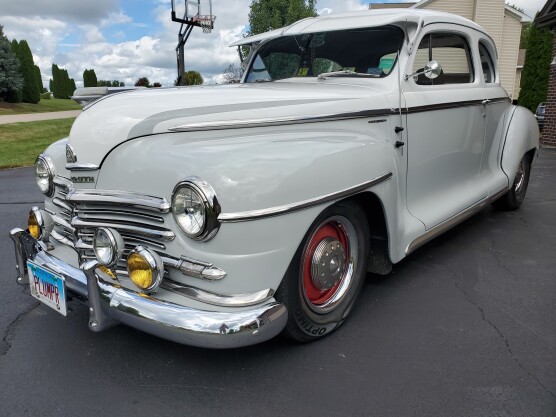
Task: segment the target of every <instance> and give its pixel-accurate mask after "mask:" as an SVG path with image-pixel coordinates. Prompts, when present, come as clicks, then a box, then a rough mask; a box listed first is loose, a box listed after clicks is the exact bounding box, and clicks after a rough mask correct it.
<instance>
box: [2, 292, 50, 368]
mask: <svg viewBox="0 0 556 417" xmlns="http://www.w3.org/2000/svg"><path fill="white" fill-rule="evenodd" d="M40 305H41V303H40V302H39V301H37V302H36V303H33V304H32V305H31V306H29V307H28V308H27V309H26V310H25V311H23V312H21V313H19V314H18V315H17V317H16V318H15V319H13V320H12V322H11V323H10V324H9V325H8V328H7V329H6V332H5V333H4V337H3V338H2V344H1V345H0V358H1V357H2V356H4V355H6V354H7V353H8V352H9V350H10V348H11V347H12V343H11V336H13V334H14V333H15V330H16V326H17V324H18V323H19V322H20V321H21V320H23V319H24V318H25V316H27V315H28V314H29V313H31V312H32V311H33V310H35V309H36V308H38V307H39V306H40Z"/></svg>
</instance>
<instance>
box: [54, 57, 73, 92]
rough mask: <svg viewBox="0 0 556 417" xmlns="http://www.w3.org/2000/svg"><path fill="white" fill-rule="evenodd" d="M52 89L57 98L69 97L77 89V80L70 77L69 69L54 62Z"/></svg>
mask: <svg viewBox="0 0 556 417" xmlns="http://www.w3.org/2000/svg"><path fill="white" fill-rule="evenodd" d="M51 91H52V93H53V94H54V97H55V98H63V99H69V98H70V96H71V95H73V92H74V91H75V81H74V79H73V78H71V79H70V77H69V75H68V71H67V70H65V69H61V68H58V65H56V64H52V83H51Z"/></svg>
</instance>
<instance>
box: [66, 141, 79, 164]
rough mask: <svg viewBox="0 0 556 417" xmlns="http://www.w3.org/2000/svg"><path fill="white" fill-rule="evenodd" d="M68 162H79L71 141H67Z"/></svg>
mask: <svg viewBox="0 0 556 417" xmlns="http://www.w3.org/2000/svg"><path fill="white" fill-rule="evenodd" d="M66 162H67V163H68V164H75V163H76V162H77V155H76V154H75V150H74V149H73V146H71V145H70V144H69V143H66Z"/></svg>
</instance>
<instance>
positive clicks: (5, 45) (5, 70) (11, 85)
mask: <svg viewBox="0 0 556 417" xmlns="http://www.w3.org/2000/svg"><path fill="white" fill-rule="evenodd" d="M22 88H23V78H22V77H21V75H20V74H19V61H18V59H17V56H16V54H15V53H14V52H13V51H12V48H11V45H10V41H8V39H7V38H6V37H5V36H4V28H3V27H2V25H0V97H2V98H3V99H4V100H6V101H9V102H12V103H14V102H16V103H17V101H15V100H17V98H18V94H20V93H21V89H22ZM19 101H21V100H19Z"/></svg>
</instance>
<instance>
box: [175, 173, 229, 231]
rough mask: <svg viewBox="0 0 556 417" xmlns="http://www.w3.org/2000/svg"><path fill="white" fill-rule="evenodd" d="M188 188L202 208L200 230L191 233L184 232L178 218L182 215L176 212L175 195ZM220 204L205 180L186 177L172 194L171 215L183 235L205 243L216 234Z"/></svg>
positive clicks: (218, 226)
mask: <svg viewBox="0 0 556 417" xmlns="http://www.w3.org/2000/svg"><path fill="white" fill-rule="evenodd" d="M183 188H188V189H189V190H191V191H193V192H194V193H195V194H197V196H198V197H199V200H201V202H202V204H203V208H204V222H203V226H202V227H201V230H199V231H198V232H195V233H192V232H190V231H188V230H186V229H185V228H184V227H183V226H182V223H181V222H180V216H181V215H183V214H184V213H178V212H177V210H176V195H177V193H178V192H179V191H180V190H181V189H183ZM221 211H222V210H221V207H220V203H219V202H218V198H217V196H216V192H215V191H214V188H212V186H211V185H210V184H209V183H208V182H207V181H205V180H203V179H201V178H199V177H195V176H192V177H187V178H186V179H184V180H183V181H180V182H179V183H178V184H177V185H176V186H175V187H174V191H173V192H172V214H173V216H174V220H175V221H176V224H177V225H178V227H179V228H180V229H181V230H182V231H183V232H184V233H185V235H186V236H187V237H189V238H190V239H193V240H196V241H207V240H210V239H212V238H213V237H214V236H216V234H217V233H218V229H219V228H220V222H219V221H218V215H219V214H220V213H221Z"/></svg>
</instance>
